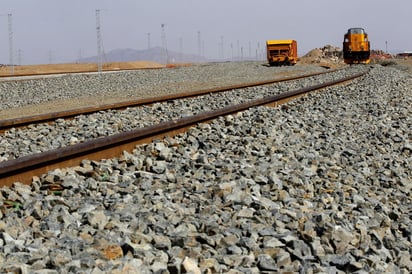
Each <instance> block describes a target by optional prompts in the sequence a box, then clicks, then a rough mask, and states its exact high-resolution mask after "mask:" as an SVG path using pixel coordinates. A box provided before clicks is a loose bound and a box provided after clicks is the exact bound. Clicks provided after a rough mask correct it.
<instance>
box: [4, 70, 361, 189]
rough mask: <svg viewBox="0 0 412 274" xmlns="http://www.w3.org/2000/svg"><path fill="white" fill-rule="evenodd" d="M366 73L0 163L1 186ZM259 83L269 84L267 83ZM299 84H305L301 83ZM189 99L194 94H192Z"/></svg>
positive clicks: (25, 181)
mask: <svg viewBox="0 0 412 274" xmlns="http://www.w3.org/2000/svg"><path fill="white" fill-rule="evenodd" d="M365 73H366V72H362V73H354V72H351V73H349V74H350V76H346V77H343V78H342V77H340V78H339V77H337V78H338V79H334V80H329V81H323V83H321V84H311V85H309V86H306V87H301V88H295V89H294V90H292V91H288V92H280V93H279V94H275V95H273V94H272V95H268V94H262V95H261V96H260V98H258V99H250V98H249V99H247V100H240V101H237V102H238V103H237V104H235V103H234V104H233V105H232V104H231V105H229V106H224V107H222V106H221V107H218V108H215V109H208V108H205V109H206V110H205V111H198V112H197V113H196V114H194V115H193V113H191V115H182V116H186V117H179V118H170V120H167V119H161V120H163V122H160V123H159V122H157V123H154V124H153V125H150V126H145V127H143V128H137V129H133V130H129V131H127V132H122V133H118V134H114V135H110V136H106V137H101V138H97V139H94V140H86V141H84V142H82V143H78V144H74V145H71V146H64V147H61V148H55V149H51V150H48V151H44V152H40V153H36V154H31V155H26V156H22V157H18V158H16V159H12V160H9V161H4V162H0V183H1V185H11V184H12V183H13V182H16V181H20V182H23V183H30V182H31V178H32V176H39V175H40V174H43V173H45V172H47V171H49V170H51V169H55V168H62V167H68V166H73V165H77V164H79V163H80V162H81V161H82V159H86V158H87V159H93V160H98V159H102V158H108V157H115V156H117V155H119V154H120V153H121V151H123V150H132V149H133V147H134V146H136V145H137V144H141V143H144V142H147V141H149V140H153V139H155V138H160V137H162V136H166V135H173V134H176V133H177V132H181V131H182V130H184V129H185V128H188V127H190V126H193V125H195V124H197V123H199V122H204V121H207V120H211V119H214V118H216V117H219V116H221V115H228V114H233V113H236V112H239V111H243V110H246V109H248V108H250V107H254V106H260V105H274V104H280V103H282V102H284V101H287V100H290V99H291V98H294V97H296V96H300V95H302V94H305V93H307V92H310V91H313V90H318V89H322V88H325V87H328V86H330V85H336V84H340V83H342V82H346V81H350V80H352V79H355V78H358V77H360V76H362V75H364V74H365ZM312 76H313V75H312ZM299 78H300V77H299ZM316 81H319V80H316ZM260 84H265V85H267V84H268V83H260ZM256 85H257V84H256V83H255V84H254V86H256ZM300 85H302V83H301V84H300ZM235 88H245V87H244V86H242V87H234V86H232V87H226V88H225V90H233V89H235ZM206 93H207V94H209V93H211V91H207V92H206ZM249 93H250V90H249ZM190 96H194V95H193V94H192V95H190ZM186 97H188V96H186ZM167 100H171V99H170V98H169V99H166V101H167ZM209 100H210V98H209ZM225 104H227V102H226V103H223V105H225ZM123 107H124V106H123ZM180 112H181V111H180Z"/></svg>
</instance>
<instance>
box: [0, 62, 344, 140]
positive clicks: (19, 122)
mask: <svg viewBox="0 0 412 274" xmlns="http://www.w3.org/2000/svg"><path fill="white" fill-rule="evenodd" d="M338 70H341V69H334V70H328V71H323V72H317V73H309V74H304V75H299V76H292V77H286V78H282V79H272V80H267V81H260V82H252V83H246V84H245V83H243V84H236V85H229V86H225V87H219V88H210V89H204V90H199V91H190V92H182V93H177V94H170V95H163V96H159V97H150V98H146V99H139V100H130V101H126V102H119V103H113V104H103V105H100V106H95V107H85V108H78V109H72V110H65V111H59V112H52V113H46V114H40V115H33V116H25V117H19V118H12V119H5V120H0V132H1V131H5V130H7V129H9V128H12V127H23V126H27V125H29V124H33V123H46V122H50V121H53V120H55V119H59V118H65V119H67V118H72V117H75V116H77V115H84V114H91V113H95V112H99V111H106V110H109V109H125V108H128V107H137V106H142V105H150V104H154V103H158V102H165V101H170V100H177V99H183V98H190V97H196V96H201V95H205V94H210V93H218V92H224V91H228V90H233V89H241V88H247V87H254V86H262V85H269V84H274V83H280V82H286V81H292V80H298V79H302V78H307V77H312V76H317V75H322V74H327V73H332V72H335V71H338Z"/></svg>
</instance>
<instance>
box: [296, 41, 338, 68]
mask: <svg viewBox="0 0 412 274" xmlns="http://www.w3.org/2000/svg"><path fill="white" fill-rule="evenodd" d="M299 62H300V63H302V64H319V65H320V66H324V67H338V66H341V65H343V64H344V62H343V59H342V50H341V49H340V48H338V47H334V46H331V45H326V46H324V47H323V48H315V49H312V50H311V51H309V52H308V53H307V54H305V55H304V56H302V57H300V59H299Z"/></svg>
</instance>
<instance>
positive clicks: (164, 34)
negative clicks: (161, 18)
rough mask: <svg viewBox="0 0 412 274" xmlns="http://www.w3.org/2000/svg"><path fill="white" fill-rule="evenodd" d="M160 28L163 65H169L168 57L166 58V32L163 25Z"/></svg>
mask: <svg viewBox="0 0 412 274" xmlns="http://www.w3.org/2000/svg"><path fill="white" fill-rule="evenodd" d="M161 27H162V35H161V36H162V37H161V38H162V39H161V40H162V53H163V54H162V58H163V60H164V61H165V63H166V64H167V63H169V56H168V52H167V42H166V30H165V24H162V25H161Z"/></svg>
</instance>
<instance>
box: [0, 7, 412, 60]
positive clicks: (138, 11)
mask: <svg viewBox="0 0 412 274" xmlns="http://www.w3.org/2000/svg"><path fill="white" fill-rule="evenodd" d="M96 9H100V25H101V34H102V42H103V49H104V51H105V52H109V51H110V50H113V49H119V48H132V49H139V50H143V49H147V47H148V42H149V39H148V38H149V35H148V33H150V45H151V46H152V47H154V46H161V45H162V39H161V37H162V36H161V33H162V31H161V30H162V29H161V25H162V24H164V25H165V27H164V30H165V37H166V43H167V48H168V50H171V51H176V52H180V51H181V50H182V51H183V52H184V53H191V54H197V53H198V49H199V47H198V45H199V43H198V41H199V37H200V41H201V43H200V44H201V53H202V54H203V55H205V56H206V57H207V58H219V57H222V54H223V56H224V57H225V58H230V57H231V56H232V54H234V55H236V54H237V53H238V52H240V49H243V55H244V56H249V54H251V55H252V56H255V55H256V52H257V50H258V49H259V52H260V51H263V50H264V46H265V41H266V40H268V39H296V40H298V51H299V55H303V54H305V53H307V52H308V51H309V50H311V49H313V48H318V47H323V46H324V45H327V44H330V45H334V46H338V47H341V46H342V40H343V35H344V33H345V32H346V31H347V29H348V28H350V27H363V28H365V30H366V32H367V33H368V34H369V39H370V41H371V44H372V48H373V49H382V50H386V47H387V49H388V51H390V52H397V51H403V50H412V30H411V26H412V1H410V0H391V1H388V0H295V1H288V0H285V1H280V0H145V1H139V0H0V15H1V16H0V63H2V64H6V63H8V62H9V24H8V16H7V14H12V30H13V53H14V55H13V60H14V63H16V64H19V63H20V62H21V64H36V63H49V62H53V63H61V62H72V61H74V60H76V59H78V58H79V57H89V56H95V55H96V54H97V34H96ZM199 34H200V35H199ZM222 41H223V53H222V50H221V45H222ZM386 42H387V43H386Z"/></svg>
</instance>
